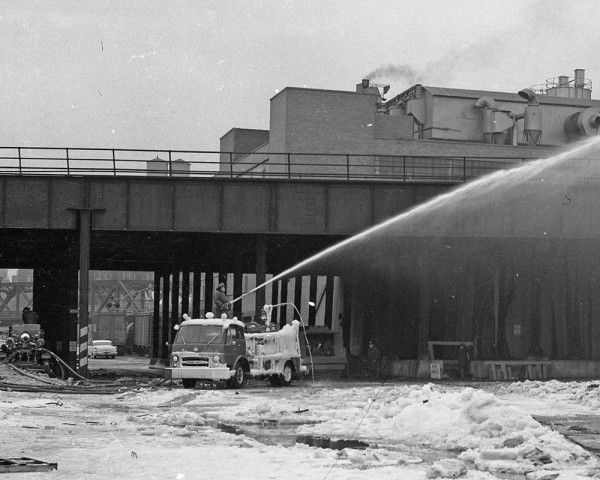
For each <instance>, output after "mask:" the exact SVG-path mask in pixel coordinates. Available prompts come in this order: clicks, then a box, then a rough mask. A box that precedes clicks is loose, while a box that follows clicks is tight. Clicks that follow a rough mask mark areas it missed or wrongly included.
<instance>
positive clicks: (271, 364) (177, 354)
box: [165, 312, 308, 388]
mask: <svg viewBox="0 0 600 480" xmlns="http://www.w3.org/2000/svg"><path fill="white" fill-rule="evenodd" d="M255 327H256V325H255ZM175 328H176V330H177V334H176V336H175V340H174V341H173V345H170V347H171V352H170V358H169V365H170V366H169V368H166V369H165V376H166V377H167V378H171V379H181V381H182V383H183V386H184V388H194V387H195V386H196V383H197V382H198V381H202V382H224V383H226V384H227V385H228V386H230V387H233V388H241V387H243V385H244V383H245V381H246V380H247V379H249V378H255V379H264V380H266V379H268V380H269V382H270V383H271V385H272V386H287V385H290V384H291V383H292V381H293V380H298V379H300V378H301V376H302V375H304V374H306V373H307V372H308V369H307V367H306V366H303V365H302V358H301V351H300V342H299V338H298V334H299V330H300V322H299V321H297V320H294V321H293V322H292V323H291V324H288V325H285V326H284V327H283V328H282V329H281V330H278V329H276V327H274V326H271V325H270V324H268V323H267V324H266V325H264V326H263V328H257V330H260V331H257V332H256V333H249V332H248V329H247V325H246V324H244V323H243V322H241V321H239V320H237V319H236V318H233V319H230V318H227V315H225V314H224V315H223V317H222V318H215V317H214V315H213V314H212V313H210V312H209V313H207V314H206V315H205V318H200V319H191V318H189V316H188V315H187V314H186V315H183V322H182V323H181V324H180V325H177V326H176V327H175Z"/></svg>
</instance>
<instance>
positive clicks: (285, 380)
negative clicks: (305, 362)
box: [279, 362, 294, 387]
mask: <svg viewBox="0 0 600 480" xmlns="http://www.w3.org/2000/svg"><path fill="white" fill-rule="evenodd" d="M293 378H294V365H292V362H286V363H285V365H284V366H283V373H282V374H281V375H280V377H279V381H280V382H281V385H283V386H284V387H287V386H289V385H290V384H291V383H292V379H293Z"/></svg>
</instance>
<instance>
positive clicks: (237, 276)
mask: <svg viewBox="0 0 600 480" xmlns="http://www.w3.org/2000/svg"><path fill="white" fill-rule="evenodd" d="M243 280H244V271H243V270H242V267H241V266H240V265H239V264H236V266H235V271H234V272H233V298H240V297H241V296H242V293H243V292H242V288H243V285H242V284H243ZM232 315H233V316H234V317H237V318H238V320H241V319H242V300H239V301H237V302H235V303H234V304H233V312H232Z"/></svg>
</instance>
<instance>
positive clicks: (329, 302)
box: [325, 275, 337, 329]
mask: <svg viewBox="0 0 600 480" xmlns="http://www.w3.org/2000/svg"><path fill="white" fill-rule="evenodd" d="M326 281H327V283H326V284H325V326H326V327H327V328H329V329H331V328H332V325H333V286H334V282H335V277H333V276H331V275H328V276H327V280H326ZM336 323H337V322H336Z"/></svg>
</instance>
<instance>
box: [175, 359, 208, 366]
mask: <svg viewBox="0 0 600 480" xmlns="http://www.w3.org/2000/svg"><path fill="white" fill-rule="evenodd" d="M209 363H210V362H209V359H208V357H182V358H181V365H182V366H183V367H208V366H209Z"/></svg>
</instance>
